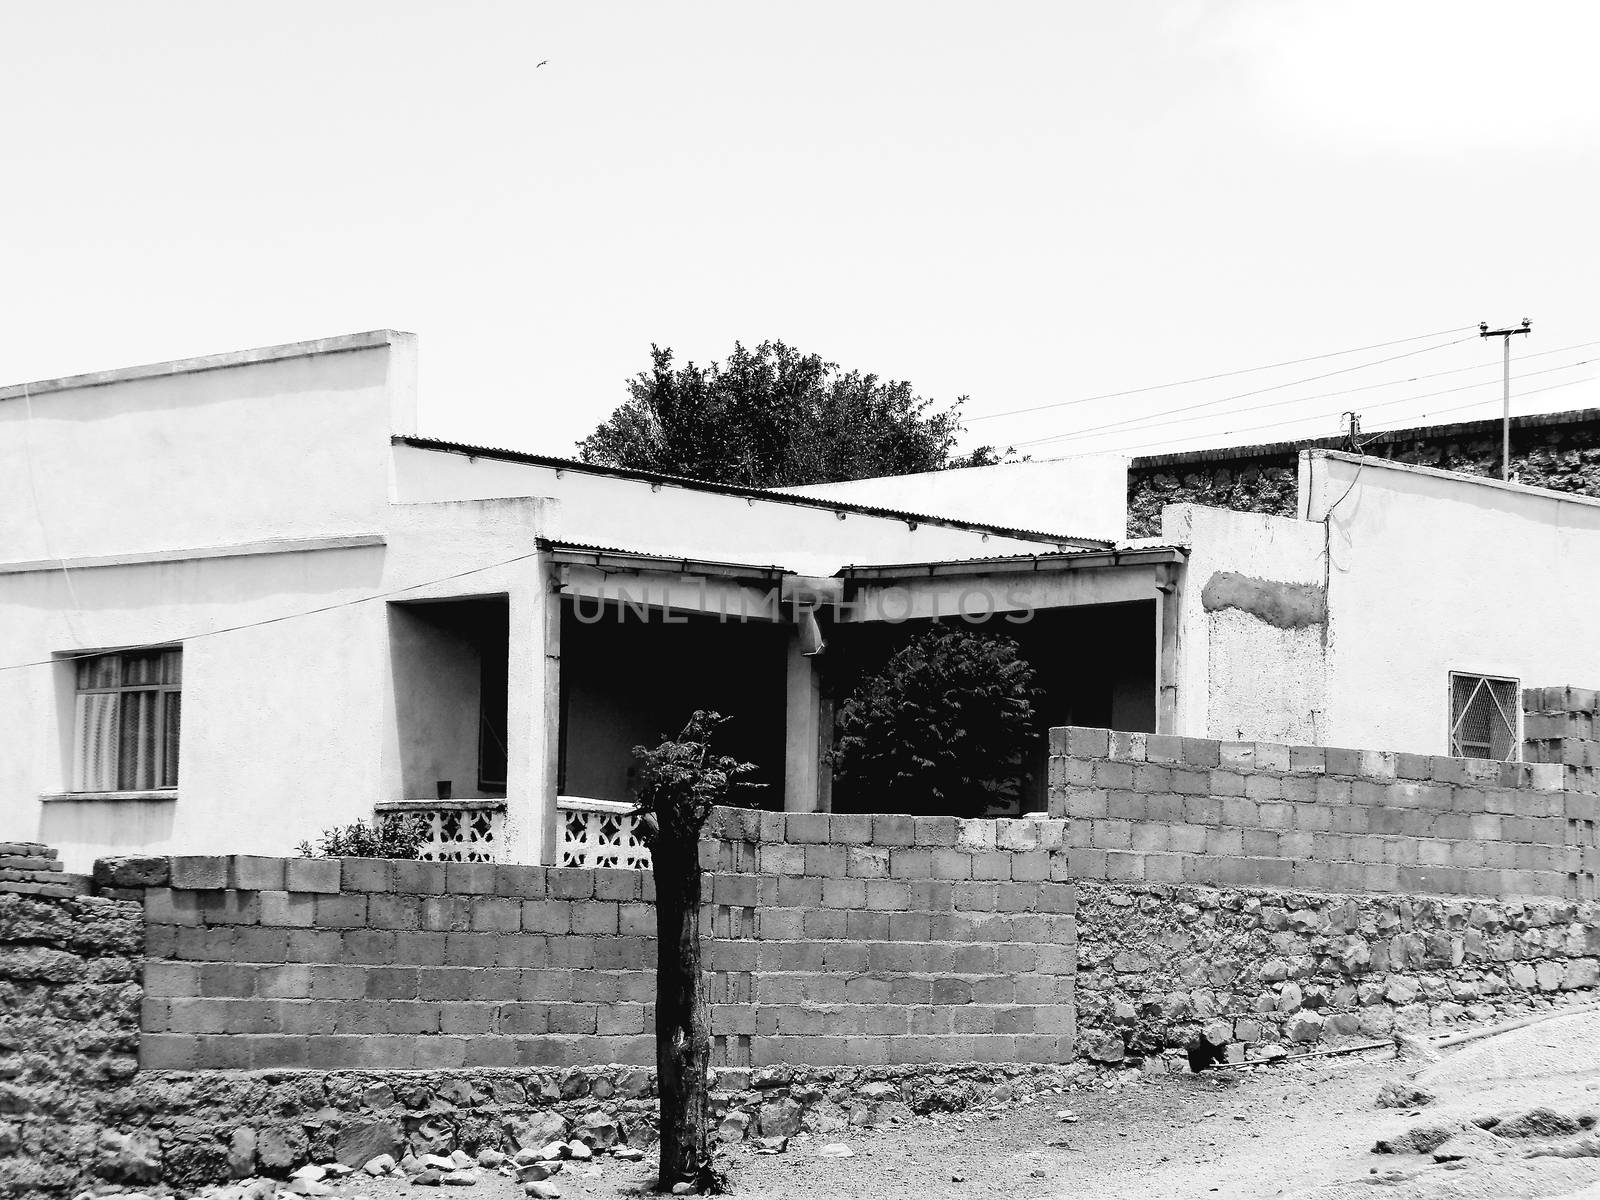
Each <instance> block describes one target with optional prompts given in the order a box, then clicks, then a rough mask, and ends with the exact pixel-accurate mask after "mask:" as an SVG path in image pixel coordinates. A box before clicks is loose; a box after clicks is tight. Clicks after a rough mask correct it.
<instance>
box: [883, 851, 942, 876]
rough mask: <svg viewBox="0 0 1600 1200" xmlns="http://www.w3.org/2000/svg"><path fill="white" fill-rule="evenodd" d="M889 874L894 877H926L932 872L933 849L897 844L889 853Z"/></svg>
mask: <svg viewBox="0 0 1600 1200" xmlns="http://www.w3.org/2000/svg"><path fill="white" fill-rule="evenodd" d="M889 874H890V876H891V877H892V878H895V879H928V878H931V877H932V874H933V851H932V850H927V849H923V848H921V847H901V846H897V847H895V848H894V849H892V850H891V851H890V853H889Z"/></svg>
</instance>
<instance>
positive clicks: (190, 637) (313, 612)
mask: <svg viewBox="0 0 1600 1200" xmlns="http://www.w3.org/2000/svg"><path fill="white" fill-rule="evenodd" d="M538 554H539V551H537V550H530V551H529V552H528V553H526V554H519V555H517V556H516V557H514V558H506V559H501V560H500V561H499V562H492V563H485V564H483V565H482V566H480V567H468V568H467V569H466V570H464V571H456V572H454V573H453V574H450V575H441V576H440V577H439V578H437V579H423V580H420V581H418V582H417V583H408V584H406V585H405V586H404V587H399V588H393V589H391V590H390V591H387V592H374V593H372V594H371V595H368V596H356V597H353V598H352V599H349V600H337V601H335V602H333V603H332V604H320V605H318V606H317V607H316V608H307V609H301V610H300V611H298V612H290V613H279V614H278V615H277V616H275V617H263V618H262V619H261V620H259V621H244V622H241V623H240V624H238V625H225V626H223V627H222V628H220V629H207V630H204V631H203V632H200V633H190V634H182V635H178V636H165V637H160V638H157V639H156V640H155V641H153V642H151V643H150V644H151V645H164V644H166V643H169V642H194V641H199V640H200V639H201V638H208V637H218V636H220V635H222V634H224V633H239V632H242V631H243V630H246V629H259V628H261V627H262V626H263V625H276V624H278V623H279V622H282V621H294V620H298V619H299V618H301V617H314V616H317V615H319V614H321V613H328V612H334V611H335V610H337V609H341V608H352V607H354V606H355V605H357V604H371V603H372V602H373V601H375V600H387V599H389V598H390V597H392V596H401V595H404V594H405V593H406V592H414V591H416V590H417V589H418V588H425V587H433V586H434V585H435V584H440V583H449V582H450V581H451V580H454V579H462V578H465V577H466V576H468V575H478V574H481V573H482V572H484V571H492V570H494V569H495V568H497V567H509V566H511V565H512V564H514V563H519V562H526V561H527V560H528V559H530V558H535V557H537V556H538ZM104 653H105V650H103V649H101V650H81V651H78V652H76V653H73V654H54V655H51V656H50V657H49V658H41V659H35V660H34V661H33V662H21V663H4V664H0V671H21V670H24V669H26V668H29V667H48V666H52V665H53V664H55V663H59V662H76V661H77V660H79V659H83V658H94V657H95V656H97V655H100V654H104Z"/></svg>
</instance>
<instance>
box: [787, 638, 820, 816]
mask: <svg viewBox="0 0 1600 1200" xmlns="http://www.w3.org/2000/svg"><path fill="white" fill-rule="evenodd" d="M819 676H820V672H819V671H818V670H817V666H816V661H815V660H814V659H811V658H807V657H806V656H805V655H803V654H801V653H800V635H799V632H798V630H791V631H790V633H789V649H788V662H787V667H786V672H785V682H786V685H787V699H786V701H785V704H784V737H783V807H784V810H785V811H786V812H818V811H822V810H823V809H824V808H825V807H826V806H825V805H824V803H823V801H822V789H821V786H820V784H821V781H820V772H819V770H818V761H817V760H818V757H819V755H820V752H821V744H822V732H823V730H822V721H821V714H822V684H821V679H820V678H819Z"/></svg>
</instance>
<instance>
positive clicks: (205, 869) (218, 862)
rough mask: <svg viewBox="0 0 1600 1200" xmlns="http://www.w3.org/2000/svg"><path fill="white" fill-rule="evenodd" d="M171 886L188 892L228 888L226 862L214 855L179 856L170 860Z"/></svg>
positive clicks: (224, 859)
mask: <svg viewBox="0 0 1600 1200" xmlns="http://www.w3.org/2000/svg"><path fill="white" fill-rule="evenodd" d="M172 886H173V887H174V888H182V889H185V890H189V891H200V890H210V889H221V888H225V887H227V886H228V860H227V859H226V858H223V857H220V856H216V855H203V856H202V855H179V856H177V857H175V858H173V860H172Z"/></svg>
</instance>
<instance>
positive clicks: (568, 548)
mask: <svg viewBox="0 0 1600 1200" xmlns="http://www.w3.org/2000/svg"><path fill="white" fill-rule="evenodd" d="M536 544H537V545H538V547H539V548H540V549H541V550H553V551H565V552H568V553H572V554H594V555H602V554H611V555H615V556H617V557H619V558H643V559H648V560H649V561H651V562H659V563H663V564H669V565H671V564H676V565H678V566H682V567H686V568H687V567H717V568H720V569H723V570H731V571H761V572H764V573H767V574H772V573H777V574H780V575H793V574H794V571H792V570H790V569H789V568H788V567H781V566H779V565H778V564H776V563H742V562H729V561H727V560H725V559H715V558H697V557H695V556H693V555H682V554H660V553H657V552H655V551H652V550H627V549H624V548H623V547H621V546H591V545H589V544H587V543H585V542H563V541H558V540H556V539H555V538H539V539H538V540H537V543H536Z"/></svg>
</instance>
